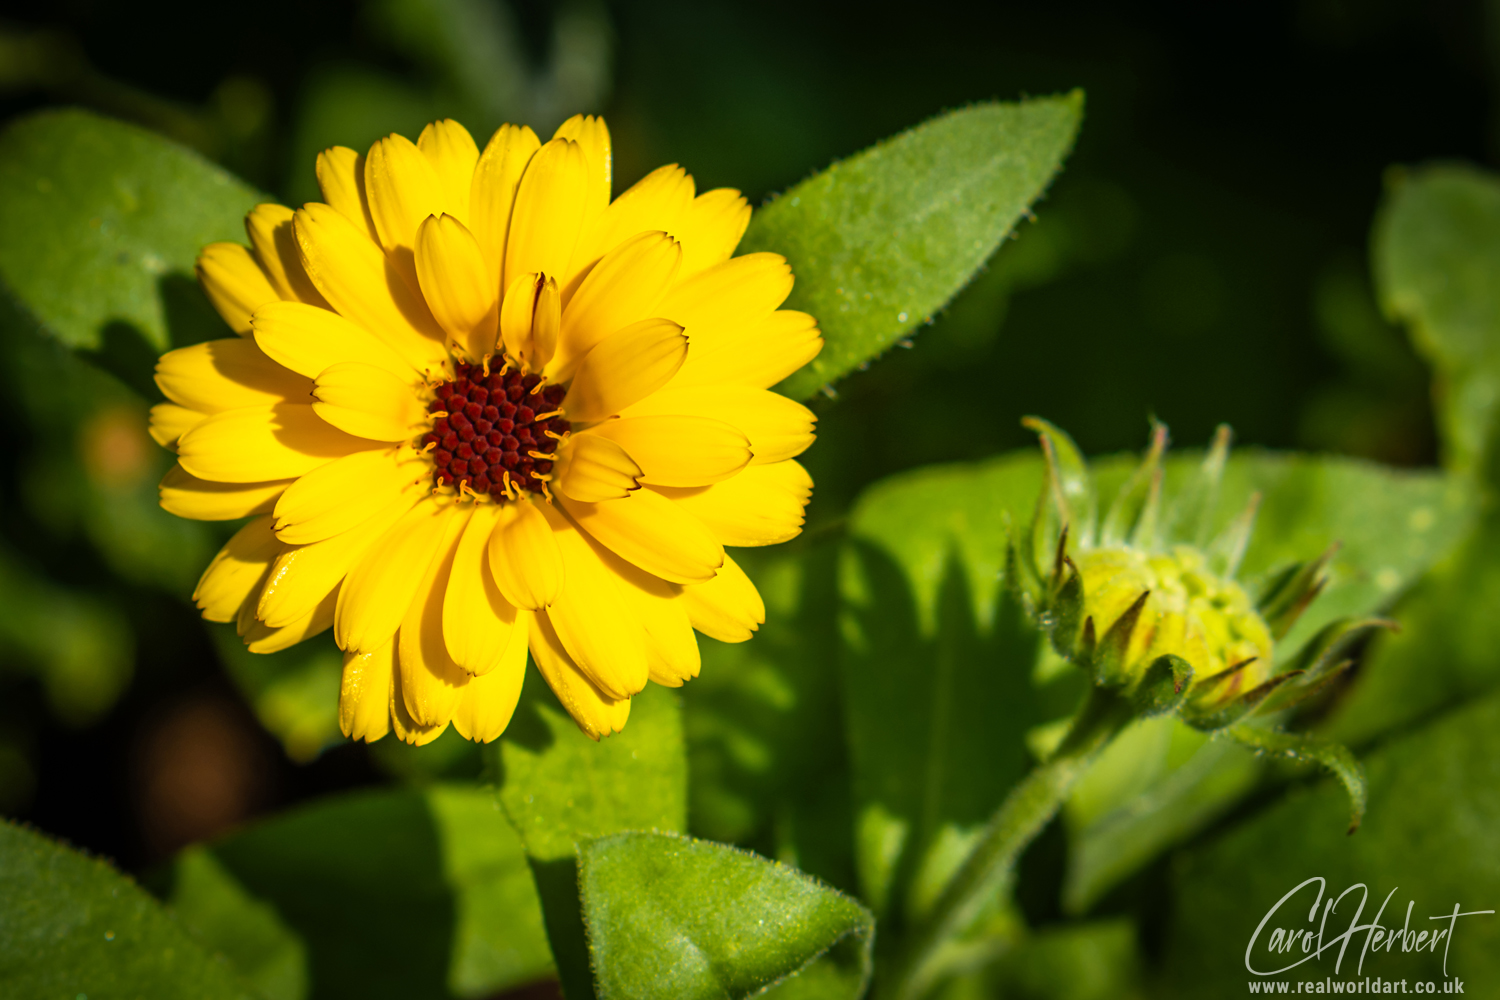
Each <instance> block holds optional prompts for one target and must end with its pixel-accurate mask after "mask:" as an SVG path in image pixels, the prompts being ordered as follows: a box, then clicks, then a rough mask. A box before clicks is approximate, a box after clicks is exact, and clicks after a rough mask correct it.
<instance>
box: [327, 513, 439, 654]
mask: <svg viewBox="0 0 1500 1000" xmlns="http://www.w3.org/2000/svg"><path fill="white" fill-rule="evenodd" d="M452 513H453V505H450V504H446V503H439V502H436V501H429V502H427V503H421V504H417V505H416V506H415V507H413V508H412V509H411V510H408V511H407V512H406V513H405V514H403V515H402V516H401V519H400V520H399V521H397V522H396V523H395V524H394V525H392V526H391V528H390V529H389V530H388V531H386V533H385V534H384V535H382V536H380V538H379V539H378V540H376V541H375V543H374V544H373V545H371V546H370V547H369V549H368V550H367V551H366V552H365V553H364V555H363V556H362V557H361V558H360V560H359V562H358V563H356V564H355V566H354V568H353V569H352V570H350V571H349V576H348V579H346V580H345V581H344V588H343V590H341V591H339V606H338V615H337V616H336V617H335V618H334V622H333V634H334V639H335V640H336V641H337V642H338V644H339V648H340V649H375V648H376V647H377V646H379V645H381V644H382V643H383V642H385V641H386V640H387V639H389V638H390V637H391V636H392V635H394V634H395V632H396V629H397V628H398V627H400V625H401V620H402V618H404V617H405V616H406V611H407V609H408V608H409V607H411V603H412V599H413V598H414V597H415V596H416V594H417V588H418V587H419V586H420V585H421V583H422V581H423V579H424V578H426V577H427V570H428V568H429V567H430V566H431V565H432V561H433V555H434V553H435V552H436V551H437V549H438V546H439V544H440V543H441V541H442V538H443V532H444V531H445V530H446V529H447V528H448V522H449V515H450V514H452ZM340 537H342V536H340ZM324 544H327V543H324ZM439 624H440V625H441V622H439ZM439 638H441V636H439Z"/></svg>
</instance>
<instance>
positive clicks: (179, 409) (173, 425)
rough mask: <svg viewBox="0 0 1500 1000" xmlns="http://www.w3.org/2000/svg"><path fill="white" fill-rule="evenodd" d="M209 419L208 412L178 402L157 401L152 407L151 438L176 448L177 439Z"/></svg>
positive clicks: (163, 445)
mask: <svg viewBox="0 0 1500 1000" xmlns="http://www.w3.org/2000/svg"><path fill="white" fill-rule="evenodd" d="M207 419H208V414H206V413H200V412H199V411H197V410H190V409H188V408H187V407H186V406H178V405H177V404H176V403H157V404H156V405H155V406H153V407H151V423H150V426H149V428H148V430H149V432H150V434H151V440H153V441H155V442H156V443H157V444H159V445H161V446H162V447H163V448H172V449H176V447H177V440H178V439H179V438H181V437H182V436H183V435H184V434H186V433H187V432H188V431H190V430H192V429H193V428H194V427H197V426H198V425H199V424H201V423H203V421H205V420H207Z"/></svg>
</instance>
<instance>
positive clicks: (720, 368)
mask: <svg viewBox="0 0 1500 1000" xmlns="http://www.w3.org/2000/svg"><path fill="white" fill-rule="evenodd" d="M708 340H709V342H710V344H711V345H712V347H711V348H710V346H708V345H704V346H703V347H702V349H701V350H700V349H699V347H700V345H699V344H698V343H697V342H696V341H695V342H694V343H693V349H692V351H690V352H689V353H688V359H687V361H686V362H684V363H683V366H682V368H681V369H680V370H679V371H678V372H677V374H676V376H674V377H673V379H672V387H673V388H677V387H679V386H690V385H748V386H751V387H752V388H756V389H769V388H770V387H771V386H773V385H775V384H776V383H777V382H780V381H781V380H782V379H784V378H786V377H787V376H788V375H790V374H791V373H792V372H794V371H796V370H797V369H799V368H801V367H802V366H803V365H805V364H807V363H808V362H809V361H811V360H812V359H813V358H815V357H817V356H818V352H819V351H821V350H822V349H823V336H822V334H821V333H819V332H818V321H817V320H815V319H813V318H812V317H811V316H809V315H808V314H807V313H804V312H796V311H795V310H792V309H779V310H777V311H776V312H773V313H772V314H771V315H769V316H767V317H766V318H765V319H763V320H761V321H760V322H759V323H756V324H754V325H753V326H746V327H742V328H740V329H738V330H735V331H733V332H731V333H729V334H728V335H726V336H722V337H710V338H708Z"/></svg>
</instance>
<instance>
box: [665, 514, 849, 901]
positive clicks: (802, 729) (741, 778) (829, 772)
mask: <svg viewBox="0 0 1500 1000" xmlns="http://www.w3.org/2000/svg"><path fill="white" fill-rule="evenodd" d="M838 553H839V545H838V543H837V540H836V539H832V538H829V539H826V540H824V541H823V542H821V543H814V544H812V545H809V546H801V545H798V546H777V547H775V548H770V549H746V550H744V551H743V552H737V553H735V559H736V560H737V561H738V562H739V564H740V567H741V568H742V569H744V571H745V572H746V574H748V575H749V577H750V579H751V580H752V581H753V582H754V583H755V586H756V589H758V590H759V591H760V595H761V598H762V599H763V600H764V601H765V604H766V623H765V624H764V625H762V626H761V627H760V630H759V631H758V632H756V634H755V638H754V639H752V640H751V641H749V642H738V643H724V642H717V641H715V640H713V639H709V638H707V637H705V636H700V637H699V638H698V645H699V648H700V649H701V650H702V656H703V671H702V673H701V674H700V675H699V676H698V677H697V678H696V679H694V680H693V682H692V683H690V684H687V685H686V686H684V687H683V689H682V719H683V730H684V733H685V735H686V737H687V752H688V816H689V822H690V827H689V830H690V832H691V833H693V834H694V835H695V836H699V837H704V838H706V839H708V840H718V841H724V842H731V843H735V844H738V845H739V846H741V847H748V848H750V849H751V850H754V851H758V852H759V853H761V854H764V855H765V856H767V857H772V858H776V859H777V860H778V861H782V862H784V863H786V864H790V865H794V866H795V867H797V868H800V869H802V870H803V871H805V872H808V873H809V874H812V875H815V876H816V877H818V878H820V879H822V880H823V881H825V882H828V883H829V884H831V885H834V886H836V887H838V888H840V889H852V888H853V886H854V860H853V854H854V847H853V842H852V834H851V831H852V829H853V819H852V816H851V813H850V806H849V750H848V745H847V743H846V742H845V740H844V733H843V729H842V727H841V726H837V725H830V724H829V720H830V719H839V718H841V717H842V716H843V704H842V697H841V692H840V689H839V687H840V686H839V675H838V642H839V629H838V612H837V601H838V589H837V572H838ZM810 760H816V761H817V762H818V766H817V767H815V768H810V767H808V766H807V762H808V761H810Z"/></svg>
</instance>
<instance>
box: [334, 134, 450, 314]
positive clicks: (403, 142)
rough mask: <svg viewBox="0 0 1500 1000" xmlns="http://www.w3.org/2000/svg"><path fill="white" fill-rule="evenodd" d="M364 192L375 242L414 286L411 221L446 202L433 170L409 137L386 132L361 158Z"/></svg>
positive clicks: (414, 234) (437, 212)
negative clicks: (378, 236)
mask: <svg viewBox="0 0 1500 1000" xmlns="http://www.w3.org/2000/svg"><path fill="white" fill-rule="evenodd" d="M365 193H366V194H368V195H369V198H370V217H371V218H373V219H374V220H375V232H377V233H378V234H380V245H381V246H382V247H384V248H385V252H386V253H387V254H389V255H390V259H391V261H392V263H393V264H394V265H395V267H396V269H397V270H398V271H399V272H400V273H401V276H402V278H403V279H404V280H405V281H406V283H407V284H408V285H410V286H411V288H412V289H413V290H415V289H416V287H417V269H416V261H415V260H414V259H413V256H412V254H413V252H414V250H415V247H416V241H417V227H418V226H420V225H421V224H422V220H423V219H426V218H427V217H428V216H429V215H441V214H443V212H444V211H445V210H446V209H447V208H448V199H447V197H446V193H445V191H444V190H443V184H442V182H441V181H440V180H438V175H437V171H435V170H433V169H432V163H431V161H430V160H428V159H427V157H425V156H423V155H422V151H421V150H419V149H418V148H417V146H416V144H415V143H414V142H412V141H411V140H410V139H408V138H406V137H405V136H400V135H394V134H392V135H388V136H386V137H385V138H384V139H380V140H378V141H377V142H376V143H375V145H373V146H371V147H370V153H369V155H368V156H367V157H366V158H365ZM339 311H340V312H343V310H342V309H340V310H339Z"/></svg>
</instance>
